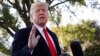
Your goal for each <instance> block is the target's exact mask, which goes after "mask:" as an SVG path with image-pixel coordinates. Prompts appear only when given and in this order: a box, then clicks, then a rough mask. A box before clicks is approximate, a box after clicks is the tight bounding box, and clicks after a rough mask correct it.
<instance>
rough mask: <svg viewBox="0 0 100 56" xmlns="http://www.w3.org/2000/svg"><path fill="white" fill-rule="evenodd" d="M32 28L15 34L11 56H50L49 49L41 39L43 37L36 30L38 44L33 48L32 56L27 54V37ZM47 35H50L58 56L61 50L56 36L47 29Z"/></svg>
mask: <svg viewBox="0 0 100 56" xmlns="http://www.w3.org/2000/svg"><path fill="white" fill-rule="evenodd" d="M31 28H32V27H29V28H24V29H21V30H18V31H17V32H16V33H15V37H14V41H13V43H12V56H50V51H49V48H48V46H47V44H46V42H45V40H44V38H43V36H42V35H41V34H40V32H39V31H38V30H36V34H35V35H36V36H37V35H40V39H39V42H38V44H37V46H36V47H35V48H34V51H33V53H32V55H31V54H30V52H29V48H28V37H29V34H30V31H31ZM47 31H48V32H49V34H50V35H51V37H52V39H53V41H54V43H55V46H56V50H57V54H58V56H59V55H60V54H61V49H60V47H59V43H58V39H57V36H56V35H55V34H54V33H53V32H51V31H50V30H49V29H47Z"/></svg>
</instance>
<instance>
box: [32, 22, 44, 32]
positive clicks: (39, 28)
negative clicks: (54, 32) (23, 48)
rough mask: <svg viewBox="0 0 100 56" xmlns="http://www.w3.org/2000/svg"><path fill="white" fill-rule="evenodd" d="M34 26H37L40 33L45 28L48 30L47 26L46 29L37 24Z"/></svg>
mask: <svg viewBox="0 0 100 56" xmlns="http://www.w3.org/2000/svg"><path fill="white" fill-rule="evenodd" d="M34 26H35V27H36V28H37V29H38V30H39V31H42V30H43V28H45V29H46V26H45V27H40V26H39V25H37V24H35V23H34Z"/></svg>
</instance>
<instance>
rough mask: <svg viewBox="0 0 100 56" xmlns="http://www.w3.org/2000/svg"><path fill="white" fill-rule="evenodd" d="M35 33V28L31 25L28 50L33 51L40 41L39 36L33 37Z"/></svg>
mask: <svg viewBox="0 0 100 56" xmlns="http://www.w3.org/2000/svg"><path fill="white" fill-rule="evenodd" d="M35 33H36V27H35V26H34V25H33V26H32V29H31V32H30V35H29V39H28V47H29V48H30V49H34V47H35V46H36V45H37V43H38V41H39V39H40V36H39V35H37V36H35Z"/></svg>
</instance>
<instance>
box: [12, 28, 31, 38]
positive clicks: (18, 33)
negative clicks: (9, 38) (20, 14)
mask: <svg viewBox="0 0 100 56" xmlns="http://www.w3.org/2000/svg"><path fill="white" fill-rule="evenodd" d="M30 30H31V27H27V28H22V29H19V30H17V31H16V32H15V36H14V38H22V37H25V36H28V35H29V32H30Z"/></svg>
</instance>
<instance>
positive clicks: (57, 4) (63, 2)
mask: <svg viewBox="0 0 100 56" xmlns="http://www.w3.org/2000/svg"><path fill="white" fill-rule="evenodd" d="M65 2H67V0H65V1H63V2H60V3H57V4H55V5H53V6H51V7H50V8H49V9H52V8H54V7H55V6H58V5H60V4H62V3H65Z"/></svg>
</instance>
